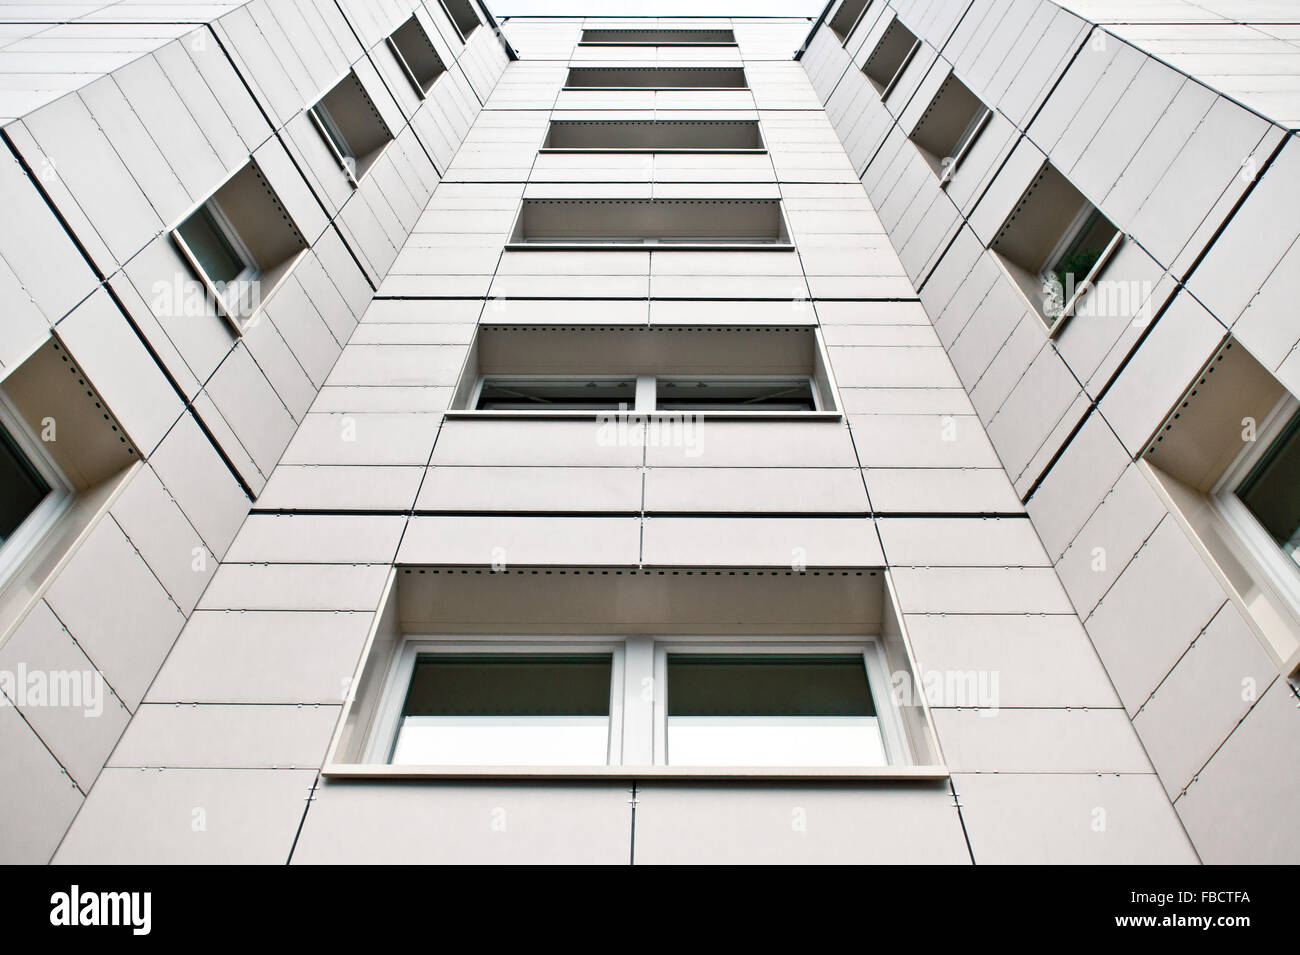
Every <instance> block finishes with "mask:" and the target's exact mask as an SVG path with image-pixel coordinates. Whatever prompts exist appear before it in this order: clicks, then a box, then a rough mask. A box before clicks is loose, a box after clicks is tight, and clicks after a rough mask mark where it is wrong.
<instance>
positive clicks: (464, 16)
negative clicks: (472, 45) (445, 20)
mask: <svg viewBox="0 0 1300 955" xmlns="http://www.w3.org/2000/svg"><path fill="white" fill-rule="evenodd" d="M438 2H439V3H441V4H442V8H443V10H445V11H446V12H447V16H448V17H450V18H451V22H452V23H453V24H454V25H455V27H456V31H457V32H458V33H460V38H461V39H462V40H466V41H468V40H469V38H470V35H471V34H472V33H473V32H474V31H475V30H477V29H478V28H479V24H480V23H481V21H480V20H479V18H478V13H477V12H476V11H475V9H474V4H473V3H472V2H471V0H438Z"/></svg>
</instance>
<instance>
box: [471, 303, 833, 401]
mask: <svg viewBox="0 0 1300 955" xmlns="http://www.w3.org/2000/svg"><path fill="white" fill-rule="evenodd" d="M472 354H473V355H474V358H475V361H473V362H470V363H468V364H467V365H466V367H465V368H464V370H463V372H462V375H461V379H460V381H458V382H457V384H456V391H455V395H454V396H453V398H452V404H451V408H452V410H451V411H449V412H448V413H449V414H452V415H460V414H466V413H468V414H478V413H481V412H486V413H491V414H496V415H511V416H515V415H528V414H532V413H537V414H541V415H551V416H562V417H563V416H583V415H597V416H600V415H605V414H606V413H609V412H617V413H628V414H638V415H647V414H675V415H680V414H683V413H689V414H697V413H698V414H716V415H725V416H733V417H745V416H759V417H762V416H773V415H777V416H786V415H796V416H802V415H812V414H815V415H819V416H825V415H835V414H838V407H839V406H838V402H837V399H836V393H835V384H834V379H833V376H832V374H831V370H830V363H829V361H828V360H827V358H826V353H825V348H824V345H823V343H822V339H821V336H820V334H819V333H818V331H817V330H816V329H815V328H812V327H809V326H793V327H781V326H771V325H765V326H760V327H751V328H747V327H743V326H734V325H728V326H704V327H699V326H690V327H660V328H654V327H644V326H642V327H634V328H628V327H600V326H590V327H559V328H553V327H542V326H538V325H533V324H525V325H497V324H491V323H485V324H483V325H481V326H480V327H479V329H478V332H477V334H476V337H475V341H474V349H473V352H472Z"/></svg>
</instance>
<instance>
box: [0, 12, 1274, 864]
mask: <svg viewBox="0 0 1300 955" xmlns="http://www.w3.org/2000/svg"><path fill="white" fill-rule="evenodd" d="M1090 6H1091V4H1090V3H1088V2H1086V0H1079V2H1075V3H1053V2H1050V0H970V2H967V0H962V2H960V3H947V2H942V3H935V2H931V3H922V2H916V3H904V2H899V0H895V2H887V0H869V2H863V0H843V2H837V3H833V4H831V5H830V6H829V7H828V8H827V10H826V11H825V14H824V15H823V16H822V17H821V18H820V19H819V20H817V21H815V22H812V21H809V20H807V19H800V18H789V19H781V18H749V19H746V18H690V19H681V20H667V19H638V20H616V19H612V18H595V19H586V20H584V19H581V18H572V17H563V16H556V17H537V18H518V19H509V20H505V21H503V22H501V23H500V24H498V23H497V22H496V21H495V20H494V19H493V18H492V16H491V13H490V11H489V10H487V9H486V8H483V7H481V6H479V5H478V4H477V3H476V2H474V0H445V2H441V0H426V2H424V3H419V2H416V0H391V2H385V3H365V2H352V0H340V2H338V3H333V2H324V0H298V2H288V0H252V2H249V3H226V4H221V3H216V4H205V5H196V6H195V7H194V8H193V11H192V13H193V16H192V17H191V18H188V19H184V20H180V19H177V20H172V21H168V22H152V21H150V20H149V17H151V16H154V15H156V10H155V8H153V7H147V6H146V5H137V4H135V3H133V2H130V0H122V2H119V3H113V4H109V5H107V6H104V7H102V8H96V9H93V10H87V11H86V12H84V13H82V14H81V15H79V16H75V17H69V18H67V19H63V20H60V21H59V22H57V23H55V22H52V21H51V19H50V18H49V17H48V16H43V17H42V16H35V15H34V16H32V17H30V18H28V19H23V18H21V17H15V18H12V19H9V20H6V21H5V22H4V29H5V33H4V36H5V37H6V39H5V41H4V44H3V46H2V47H0V63H4V64H5V66H6V67H7V69H6V72H7V73H9V74H12V75H13V77H14V79H13V82H12V83H10V84H8V85H7V86H6V89H5V91H4V92H3V93H0V114H2V115H3V117H4V118H3V119H2V120H0V122H3V138H4V150H3V158H4V164H3V170H2V171H0V175H2V176H3V180H2V183H3V184H2V185H0V188H2V189H3V191H4V195H5V197H6V198H7V199H8V202H7V204H6V209H7V214H6V217H5V220H4V222H3V224H2V225H0V277H2V278H3V279H4V288H3V295H4V301H5V303H6V305H7V308H6V314H7V315H9V316H10V318H9V320H8V321H7V322H6V323H5V327H4V330H3V333H2V334H0V375H2V376H3V377H2V378H0V397H2V398H3V401H2V402H0V426H3V429H4V430H3V437H4V442H3V448H2V449H0V450H3V452H4V455H3V457H4V460H3V461H2V462H0V464H2V465H3V468H4V474H5V481H6V494H7V496H8V498H9V499H10V501H11V503H9V504H7V505H6V513H5V514H4V515H3V517H4V520H5V521H6V524H5V526H4V528H3V533H4V539H3V547H0V571H3V573H4V574H5V577H4V588H3V590H2V591H0V628H2V629H0V632H2V633H3V637H0V692H3V694H4V700H5V704H6V705H4V706H0V747H2V750H3V753H4V755H5V757H6V763H7V767H8V776H7V785H6V786H4V787H3V789H2V790H0V810H2V811H0V820H2V821H0V858H3V859H4V860H5V861H8V862H38V863H44V862H50V861H53V862H55V863H60V862H63V863H76V862H81V863H89V862H197V863H212V862H259V863H272V864H283V863H286V862H289V863H297V864H308V863H329V862H602V863H615V864H623V863H627V862H634V863H655V862H658V863H673V862H723V861H731V862H887V863H900V862H916V863H958V864H962V863H965V864H968V863H972V862H975V863H995V862H1052V863H1078V862H1098V863H1136V862H1151V863H1166V862H1184V863H1195V862H1198V861H1201V862H1225V861H1241V862H1286V861H1295V859H1296V853H1295V850H1294V848H1293V847H1294V844H1295V836H1296V827H1295V823H1294V822H1292V821H1291V814H1290V813H1289V812H1288V811H1287V810H1288V809H1289V808H1290V807H1291V806H1292V805H1293V804H1294V802H1295V796H1296V793H1297V788H1298V782H1300V781H1298V779H1297V773H1296V770H1295V767H1296V765H1297V762H1298V761H1297V759H1296V757H1297V755H1298V754H1297V746H1298V744H1297V729H1298V727H1297V720H1298V719H1300V717H1297V714H1296V705H1297V700H1296V694H1295V689H1294V686H1293V685H1292V683H1291V682H1290V680H1289V677H1291V676H1293V674H1294V673H1295V670H1296V667H1297V664H1300V623H1297V620H1298V619H1300V612H1298V611H1297V609H1296V608H1297V607H1300V598H1297V594H1300V586H1297V579H1300V566H1298V565H1297V564H1296V562H1295V561H1296V558H1295V554H1296V548H1297V544H1300V536H1297V534H1296V530H1297V527H1298V526H1300V498H1298V496H1297V488H1300V438H1295V437H1294V436H1295V434H1296V432H1297V427H1296V425H1295V420H1296V417H1295V416H1296V407H1297V406H1296V401H1295V398H1294V397H1293V395H1294V394H1296V393H1297V392H1300V358H1297V357H1296V355H1297V352H1296V345H1297V340H1300V326H1297V324H1296V323H1295V322H1294V320H1293V319H1291V317H1290V316H1289V314H1288V313H1287V312H1286V311H1285V308H1284V306H1283V305H1282V286H1283V283H1285V282H1286V279H1287V276H1288V274H1291V273H1293V272H1294V264H1295V261H1300V259H1297V258H1296V255H1300V253H1296V255H1292V253H1291V248H1292V243H1293V240H1295V238H1296V236H1297V234H1300V216H1298V215H1295V214H1294V210H1292V209H1291V208H1290V207H1291V206H1292V205H1294V204H1295V201H1296V200H1295V199H1294V198H1293V194H1292V191H1291V190H1289V189H1288V188H1287V187H1286V186H1285V185H1284V184H1283V182H1284V180H1289V177H1288V175H1287V170H1288V169H1289V168H1290V167H1291V166H1292V165H1293V164H1294V163H1295V162H1296V161H1297V159H1296V157H1297V152H1296V150H1297V147H1296V146H1295V145H1294V143H1293V142H1292V140H1293V138H1294V137H1293V134H1292V130H1293V127H1294V121H1293V120H1292V121H1288V120H1287V117H1288V116H1290V117H1296V116H1298V115H1300V108H1295V107H1297V104H1300V98H1298V97H1297V94H1296V88H1297V87H1300V83H1297V82H1295V76H1296V73H1297V70H1296V69H1295V67H1294V60H1295V59H1296V58H1300V51H1297V50H1295V45H1296V36H1295V35H1294V28H1293V27H1287V25H1286V24H1285V23H1283V22H1281V20H1282V17H1281V16H1279V17H1278V18H1277V19H1278V21H1279V22H1278V23H1276V24H1269V23H1263V22H1260V23H1253V24H1252V23H1246V22H1242V20H1241V19H1240V18H1239V17H1238V18H1236V19H1233V18H1232V17H1231V16H1230V15H1229V12H1227V11H1223V12H1207V11H1206V10H1205V9H1204V8H1203V6H1202V7H1195V8H1193V7H1192V5H1191V4H1186V6H1187V8H1188V9H1187V16H1186V18H1184V19H1185V21H1186V22H1180V24H1178V25H1176V26H1175V25H1171V24H1170V22H1169V21H1170V17H1169V15H1168V13H1167V11H1166V12H1165V13H1161V14H1159V16H1160V17H1161V19H1159V20H1156V19H1155V18H1154V17H1153V18H1152V20H1153V22H1152V23H1149V24H1143V23H1135V22H1133V19H1132V17H1131V16H1130V17H1129V19H1128V20H1127V21H1125V22H1122V23H1120V22H1111V21H1109V20H1107V19H1106V17H1105V13H1106V11H1105V10H1102V9H1100V8H1101V6H1102V5H1100V4H1099V5H1097V6H1098V8H1099V9H1098V10H1090V9H1089V7H1090ZM1166 6H1167V5H1166ZM1179 6H1182V5H1181V4H1179ZM65 16H66V14H65ZM810 29H811V32H810ZM1288 30H1290V31H1291V32H1288ZM1201 40H1212V41H1214V42H1215V43H1222V44H1228V45H1231V44H1237V45H1238V46H1240V48H1241V49H1242V50H1243V51H1245V52H1244V53H1243V54H1242V55H1240V56H1236V57H1235V58H1234V59H1233V61H1232V63H1229V64H1225V63H1223V62H1221V61H1220V60H1217V59H1215V58H1214V57H1213V56H1208V57H1207V56H1206V53H1205V50H1206V47H1205V46H1204V45H1203V44H1201V43H1200V41H1201ZM1251 44H1257V45H1256V46H1252V45H1251ZM795 51H799V52H798V53H797V54H796V52H795ZM1256 51H1258V56H1257V57H1256V58H1254V59H1252V56H1253V55H1254V54H1255V53H1256ZM1247 54H1250V55H1247ZM1270 71H1271V72H1270ZM1293 223H1294V225H1293ZM1288 263H1290V266H1291V267H1290V268H1288ZM1293 444H1294V446H1295V450H1292V447H1293ZM1293 578H1297V579H1293Z"/></svg>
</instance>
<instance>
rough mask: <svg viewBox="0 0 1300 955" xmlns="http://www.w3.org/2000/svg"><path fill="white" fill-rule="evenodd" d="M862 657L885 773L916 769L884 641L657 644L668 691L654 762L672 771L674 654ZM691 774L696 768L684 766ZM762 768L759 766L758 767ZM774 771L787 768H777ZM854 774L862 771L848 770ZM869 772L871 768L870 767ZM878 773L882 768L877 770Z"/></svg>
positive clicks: (660, 675)
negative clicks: (670, 707) (670, 714)
mask: <svg viewBox="0 0 1300 955" xmlns="http://www.w3.org/2000/svg"><path fill="white" fill-rule="evenodd" d="M857 653H861V654H862V659H863V663H864V664H865V667H866V671H867V687H868V689H869V690H870V692H871V701H872V703H873V705H874V706H875V708H876V722H877V725H878V726H879V728H880V736H881V739H882V741H883V743H884V749H885V759H886V762H885V764H884V765H883V766H881V767H878V768H879V769H893V768H896V767H900V766H911V765H913V761H912V756H911V751H910V749H909V747H908V745H907V742H906V741H907V735H906V733H905V732H904V729H903V721H902V719H901V717H900V716H899V713H898V707H897V706H896V705H895V701H894V693H893V687H892V685H891V683H890V680H889V669H888V666H887V664H886V662H885V652H884V648H883V647H882V646H881V643H880V638H879V637H874V636H868V637H861V636H852V637H818V638H816V639H815V640H812V639H810V638H808V637H798V638H791V637H788V636H786V637H768V638H765V637H753V636H737V637H694V638H670V639H665V640H656V641H655V648H654V668H655V672H654V686H656V687H663V688H664V692H663V693H656V694H655V714H654V728H655V734H654V760H655V765H656V766H669V767H671V766H672V765H673V764H672V763H671V762H670V761H669V754H668V694H670V693H672V687H671V686H669V684H668V655H669V654H674V655H685V654H705V655H709V656H718V655H722V654H736V655H737V656H759V655H761V654H773V655H779V656H787V657H789V656H846V655H849V654H854V655H856V654H857ZM682 768H683V769H690V768H691V767H682ZM756 768H758V767H756ZM771 768H772V769H781V768H782V767H779V766H773V767H771ZM843 768H846V769H852V768H857V767H843ZM864 768H865V767H864ZM871 768H877V767H871Z"/></svg>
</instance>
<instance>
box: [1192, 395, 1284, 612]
mask: <svg viewBox="0 0 1300 955" xmlns="http://www.w3.org/2000/svg"><path fill="white" fill-rule="evenodd" d="M1297 415H1300V400H1297V398H1296V397H1295V396H1294V395H1292V394H1290V393H1289V392H1288V393H1286V394H1284V395H1283V396H1282V398H1281V399H1280V400H1279V401H1278V403H1277V404H1276V405H1274V407H1273V410H1272V411H1271V412H1269V415H1268V417H1267V418H1265V420H1264V421H1263V423H1262V424H1261V425H1260V427H1259V430H1258V432H1257V433H1256V436H1255V441H1254V442H1252V443H1251V444H1249V445H1247V446H1246V447H1244V448H1243V449H1242V450H1241V452H1240V453H1239V454H1238V455H1237V457H1236V458H1235V459H1233V461H1232V463H1231V464H1229V465H1228V467H1227V468H1226V469H1225V470H1224V472H1223V474H1222V475H1221V476H1220V478H1219V480H1218V481H1217V482H1216V483H1215V485H1214V487H1213V488H1212V489H1211V490H1210V493H1209V495H1208V497H1209V500H1210V503H1211V505H1212V506H1213V507H1214V510H1215V512H1216V513H1217V514H1218V515H1219V517H1220V518H1222V520H1223V522H1224V524H1226V525H1227V527H1228V529H1229V530H1230V531H1231V532H1232V538H1231V539H1232V540H1233V541H1234V542H1235V543H1237V544H1238V545H1239V547H1240V549H1241V551H1242V552H1243V554H1244V556H1245V557H1247V558H1248V559H1249V560H1250V561H1251V562H1252V563H1253V564H1254V565H1255V566H1256V567H1257V568H1258V570H1259V571H1260V572H1261V573H1262V575H1263V576H1264V578H1265V580H1266V581H1267V582H1268V583H1269V584H1271V585H1272V587H1273V589H1274V590H1275V591H1276V592H1277V594H1278V596H1279V597H1281V598H1282V599H1283V600H1285V601H1286V602H1287V603H1288V604H1289V605H1290V609H1291V612H1292V613H1293V614H1294V615H1295V616H1296V617H1297V618H1300V564H1297V563H1296V562H1295V561H1294V560H1293V559H1292V558H1290V557H1289V556H1287V554H1286V553H1285V552H1284V551H1283V550H1282V548H1281V547H1279V546H1278V544H1277V541H1275V540H1274V539H1273V536H1272V535H1271V534H1270V533H1269V532H1268V531H1267V530H1266V529H1265V528H1264V526H1263V525H1262V524H1261V523H1260V522H1259V519H1258V518H1257V517H1255V515H1254V514H1253V513H1251V510H1250V508H1248V507H1247V506H1246V504H1245V502H1243V501H1242V500H1241V499H1240V498H1239V497H1238V496H1237V490H1238V489H1239V488H1240V486H1241V485H1242V483H1243V482H1244V481H1245V480H1246V478H1247V476H1248V475H1249V474H1250V472H1251V470H1253V469H1254V467H1255V465H1256V464H1258V463H1259V462H1260V461H1262V460H1263V459H1264V458H1265V457H1267V455H1268V454H1269V452H1270V451H1271V450H1272V449H1273V445H1274V444H1275V443H1276V441H1277V440H1278V439H1279V438H1280V437H1281V436H1282V434H1283V432H1284V431H1286V429H1287V428H1288V426H1290V424H1291V423H1292V422H1293V421H1294V420H1295V418H1296V416H1297Z"/></svg>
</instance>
